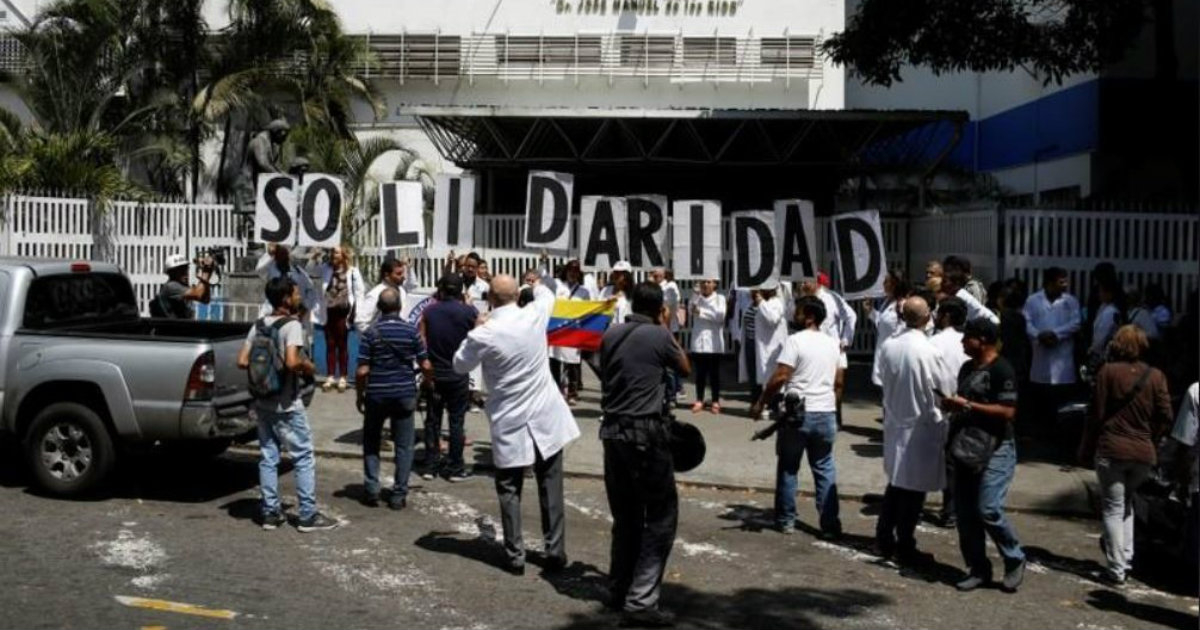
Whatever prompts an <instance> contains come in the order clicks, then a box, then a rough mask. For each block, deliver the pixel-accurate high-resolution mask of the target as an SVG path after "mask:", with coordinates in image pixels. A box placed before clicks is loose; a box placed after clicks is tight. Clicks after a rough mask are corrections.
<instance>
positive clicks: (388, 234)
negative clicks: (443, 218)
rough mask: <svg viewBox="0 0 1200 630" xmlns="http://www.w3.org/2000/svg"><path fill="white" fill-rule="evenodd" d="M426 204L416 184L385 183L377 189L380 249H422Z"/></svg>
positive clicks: (418, 185) (419, 186)
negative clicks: (381, 222) (380, 224)
mask: <svg viewBox="0 0 1200 630" xmlns="http://www.w3.org/2000/svg"><path fill="white" fill-rule="evenodd" d="M424 210H425V203H424V199H423V197H422V196H421V184H420V183H419V182H385V183H382V184H380V185H379V214H380V215H381V216H380V219H381V220H382V221H383V224H382V226H381V227H382V228H383V229H382V230H380V246H381V247H383V249H396V248H398V247H424V245H425V216H424Z"/></svg>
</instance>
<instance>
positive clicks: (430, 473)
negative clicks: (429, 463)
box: [421, 468, 438, 481]
mask: <svg viewBox="0 0 1200 630" xmlns="http://www.w3.org/2000/svg"><path fill="white" fill-rule="evenodd" d="M437 477H438V473H437V470H434V469H432V468H430V469H428V470H426V471H424V472H422V473H421V479H424V480H425V481H433V480H434V479H437Z"/></svg>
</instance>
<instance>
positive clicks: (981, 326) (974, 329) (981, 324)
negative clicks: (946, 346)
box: [963, 317, 1000, 344]
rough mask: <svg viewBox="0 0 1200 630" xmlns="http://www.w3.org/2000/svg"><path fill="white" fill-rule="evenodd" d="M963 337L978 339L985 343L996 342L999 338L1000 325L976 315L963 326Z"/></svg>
mask: <svg viewBox="0 0 1200 630" xmlns="http://www.w3.org/2000/svg"><path fill="white" fill-rule="evenodd" d="M963 337H970V338H972V339H978V340H980V341H982V342H983V343H987V344H992V343H996V342H997V341H998V340H999V339H1000V327H999V326H997V325H996V324H995V323H993V322H992V320H990V319H988V318H986V317H976V318H975V319H972V320H971V321H969V322H967V325H966V326H965V327H963Z"/></svg>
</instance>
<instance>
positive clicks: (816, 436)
mask: <svg viewBox="0 0 1200 630" xmlns="http://www.w3.org/2000/svg"><path fill="white" fill-rule="evenodd" d="M826 316H827V314H826V312H825V303H824V302H822V301H821V298H818V297H816V296H805V297H802V298H800V299H798V300H796V319H797V323H798V324H800V325H801V326H802V327H803V330H801V331H800V332H798V333H795V334H794V335H791V336H790V337H788V338H787V340H786V341H785V342H784V344H783V349H782V350H781V351H780V353H779V359H778V360H777V364H776V367H775V373H774V374H773V375H772V376H771V379H770V380H769V381H768V382H767V384H766V386H765V387H764V388H763V393H762V397H760V398H759V399H758V401H757V402H755V403H754V406H752V407H751V408H750V417H752V418H757V417H759V416H760V414H761V413H762V410H763V408H764V407H765V406H766V405H767V403H768V401H770V400H771V399H772V398H773V397H774V396H775V395H776V393H777V392H779V391H780V389H784V388H785V387H786V390H785V392H786V398H787V399H789V403H790V402H791V400H793V399H795V402H794V403H793V404H788V405H786V408H785V410H784V411H783V413H782V415H783V416H784V417H779V418H777V422H778V431H777V433H778V436H777V437H776V442H775V452H776V455H777V456H778V457H779V459H778V461H777V463H776V466H775V471H776V472H775V524H776V526H778V528H779V531H780V532H781V533H783V534H791V533H792V532H794V531H795V520H796V485H797V479H796V475H797V473H799V471H800V460H801V459H803V457H804V453H805V452H807V453H808V467H809V469H810V470H811V471H812V476H813V485H814V486H815V487H816V501H817V513H818V514H819V515H820V517H821V523H820V525H821V538H823V539H826V540H829V539H834V538H837V537H839V536H841V534H842V522H841V519H839V518H838V495H837V469H836V467H835V466H834V461H833V441H834V438H835V437H837V396H836V394H835V393H834V383H835V381H836V378H837V371H838V363H839V361H840V360H841V356H842V347H841V344H840V343H839V342H838V340H837V339H835V338H833V337H830V336H829V335H826V334H825V333H823V332H821V323H822V322H824V321H825V317H826Z"/></svg>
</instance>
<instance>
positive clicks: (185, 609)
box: [116, 595, 238, 630]
mask: <svg viewBox="0 0 1200 630" xmlns="http://www.w3.org/2000/svg"><path fill="white" fill-rule="evenodd" d="M116 598H117V601H118V602H120V603H121V604H124V605H126V606H130V607H132V608H146V609H148V610H159V611H162V612H173V613H180V614H183V615H195V616H197V617H208V618H210V619H233V618H234V617H236V616H237V615H238V614H237V613H236V612H234V611H232V610H220V609H217V608H205V607H204V606H196V605H194V604H184V603H182V602H170V601H167V600H165V599H146V598H144V597H127V596H125V595H117V596H116ZM158 627H159V628H162V626H158ZM147 630H148V629H147Z"/></svg>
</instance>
